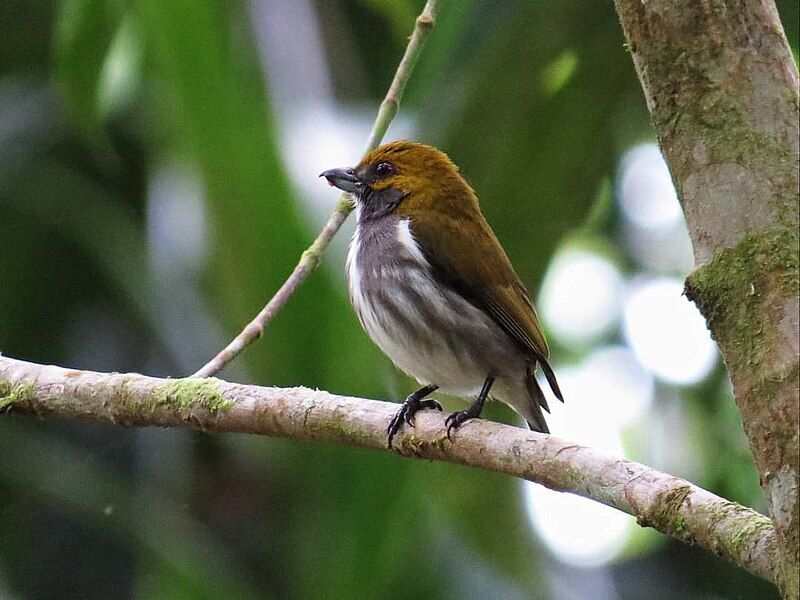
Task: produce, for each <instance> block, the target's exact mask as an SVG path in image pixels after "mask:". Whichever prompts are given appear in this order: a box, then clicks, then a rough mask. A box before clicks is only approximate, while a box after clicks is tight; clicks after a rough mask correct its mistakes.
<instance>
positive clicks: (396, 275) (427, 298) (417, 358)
mask: <svg viewBox="0 0 800 600" xmlns="http://www.w3.org/2000/svg"><path fill="white" fill-rule="evenodd" d="M320 177H325V178H326V179H327V180H328V183H329V184H330V185H332V186H336V187H337V188H339V189H341V190H343V191H345V192H349V193H350V194H351V195H352V197H353V200H354V202H355V210H356V220H357V222H356V230H355V234H354V235H353V239H352V242H351V243H350V249H349V251H348V255H347V263H346V270H347V279H348V288H349V293H350V301H351V303H352V305H353V308H354V309H355V312H356V315H357V316H358V320H359V321H360V322H361V325H362V327H363V328H364V330H365V331H366V332H367V334H368V335H369V337H370V338H371V339H372V341H373V342H375V344H377V345H378V347H379V348H380V349H381V350H382V351H383V352H384V353H385V354H386V355H387V356H388V357H389V358H390V359H391V360H392V362H394V364H395V365H396V366H397V367H399V368H400V369H402V370H403V371H405V372H406V373H407V374H409V375H410V376H412V377H414V378H415V379H416V380H417V381H419V383H420V384H421V385H422V387H421V388H420V389H419V390H417V391H416V392H414V393H412V394H410V395H409V396H408V397H407V398H406V399H405V402H403V405H402V407H401V408H400V410H399V411H398V412H397V414H396V415H395V417H394V418H393V419H392V421H391V422H390V424H389V427H388V430H387V433H388V442H389V447H390V448H391V446H392V439H393V438H394V436H395V434H397V432H398V431H399V430H400V428H401V427H402V426H403V423H404V422H405V423H407V424H408V425H409V426H413V417H414V414H415V413H416V412H417V411H419V410H420V409H422V408H435V409H438V410H442V407H441V405H440V404H439V403H438V402H437V401H436V400H432V399H425V398H426V397H427V396H428V395H430V394H431V393H432V392H434V391H436V390H440V391H442V392H443V393H446V394H451V395H454V396H459V397H462V398H466V397H472V398H474V402H473V403H472V404H471V405H470V407H469V408H467V409H466V410H461V411H457V412H454V413H453V414H451V415H450V416H449V417H448V418H447V420H446V422H445V423H446V426H447V437H448V438H450V437H451V432H452V431H453V430H454V429H457V428H459V427H460V426H461V425H462V424H463V423H464V422H465V421H467V420H469V419H473V418H476V417H479V416H480V414H481V411H482V409H483V405H484V402H485V401H486V399H487V397H489V394H490V393H491V397H492V398H493V399H495V400H499V401H500V402H504V403H505V404H507V405H508V406H510V407H511V408H512V409H514V410H515V411H516V412H517V413H519V414H520V415H521V416H522V417H523V418H524V419H525V420H526V421H527V423H528V425H529V426H530V428H531V429H533V430H535V431H540V432H543V433H549V430H548V428H547V423H545V420H544V415H543V414H542V409H544V410H546V411H548V412H549V408H548V406H547V401H546V399H545V396H544V393H543V392H542V389H541V387H540V386H539V383H538V381H537V380H536V376H535V370H536V367H537V365H538V366H540V367H541V368H542V371H543V372H544V375H545V378H546V379H547V382H548V384H549V385H550V388H551V389H552V390H553V393H554V394H555V396H556V397H557V398H558V399H559V400H561V401H562V402H563V396H562V394H561V390H560V389H559V387H558V382H557V381H556V377H555V374H554V373H553V370H552V369H551V368H550V364H549V363H548V356H549V350H548V347H547V342H546V341H545V338H544V335H543V334H542V331H541V328H540V326H539V322H538V319H537V317H536V311H535V309H534V307H533V304H532V303H531V300H530V298H529V297H528V293H527V290H526V289H525V286H524V285H523V284H522V281H520V278H519V277H518V276H517V274H516V272H515V271H514V268H513V267H512V266H511V262H510V261H509V260H508V256H507V255H506V253H505V251H504V250H503V247H502V246H501V245H500V242H499V241H498V239H497V237H496V236H495V234H494V232H493V231H492V229H491V227H489V224H488V223H487V222H486V219H485V218H484V216H483V214H481V211H480V207H479V205H478V198H477V196H476V195H475V192H474V191H473V189H472V188H471V187H470V185H469V184H468V183H467V182H466V180H465V179H464V178H463V177H462V176H461V174H460V173H459V171H458V167H457V166H456V165H455V164H454V163H453V162H452V161H451V160H450V158H449V157H448V156H447V155H446V154H445V153H444V152H441V151H440V150H437V149H436V148H433V147H432V146H427V145H424V144H419V143H416V142H410V141H396V142H390V143H388V144H384V145H382V146H380V147H378V148H376V149H375V150H373V151H372V152H370V153H369V154H368V155H367V156H366V157H365V158H364V159H363V160H362V161H361V162H360V163H359V164H358V166H356V167H352V168H344V169H331V170H329V171H325V172H324V173H322V174H321V175H320ZM451 439H452V438H451Z"/></svg>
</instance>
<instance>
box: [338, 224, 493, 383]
mask: <svg viewBox="0 0 800 600" xmlns="http://www.w3.org/2000/svg"><path fill="white" fill-rule="evenodd" d="M346 268H347V275H348V284H349V292H350V300H351V303H352V304H353V308H354V309H355V311H356V314H357V315H358V318H359V321H360V322H361V325H362V326H363V327H364V330H365V331H366V332H367V334H368V335H369V336H370V338H371V339H372V340H373V341H374V342H375V343H376V344H377V345H378V347H379V348H380V349H381V350H382V351H383V352H384V353H385V354H386V355H387V356H388V357H389V358H390V359H391V360H392V362H394V363H395V365H397V366H398V367H399V368H400V369H402V370H403V371H405V372H406V373H408V374H409V375H411V376H412V377H414V378H416V379H417V380H418V381H420V382H421V383H423V384H434V385H438V386H440V388H442V391H445V392H448V393H452V394H456V395H460V396H466V395H470V394H474V393H477V391H478V390H479V389H480V386H481V384H482V383H483V380H484V379H485V377H486V375H487V374H488V373H489V371H490V370H494V369H495V368H494V366H493V365H491V364H488V363H487V360H504V355H505V352H504V349H505V348H507V347H508V342H507V339H506V337H505V334H504V333H503V332H502V331H501V330H500V329H499V328H498V327H497V326H496V325H495V324H494V322H493V321H492V320H491V319H490V318H489V317H488V316H487V315H486V314H485V313H483V311H480V310H478V309H477V308H475V307H474V306H473V305H472V304H470V303H469V302H468V301H467V300H466V299H464V298H463V297H462V296H461V295H460V294H458V293H457V292H455V291H454V290H452V289H450V288H448V287H446V286H443V285H442V284H441V283H439V282H437V281H436V279H435V278H434V276H433V273H432V271H431V265H430V264H429V263H428V261H427V259H426V258H425V255H424V253H423V252H422V250H421V248H420V246H419V244H418V243H417V242H416V240H415V239H414V236H413V234H412V230H411V228H410V223H409V221H408V220H405V219H397V218H391V219H386V220H385V221H383V222H382V223H380V224H376V223H369V225H368V226H367V227H363V226H362V224H361V223H360V222H359V224H358V225H357V227H356V232H355V234H354V235H353V240H352V242H351V244H350V249H349V251H348V256H347V266H346ZM478 347H485V348H486V352H485V353H483V352H476V348H478Z"/></svg>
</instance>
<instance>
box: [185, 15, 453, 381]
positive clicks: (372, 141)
mask: <svg viewBox="0 0 800 600" xmlns="http://www.w3.org/2000/svg"><path fill="white" fill-rule="evenodd" d="M436 5H437V0H428V1H427V2H426V3H425V7H424V8H423V9H422V13H421V14H420V15H419V16H418V17H417V20H416V22H415V23H414V30H413V31H412V32H411V37H410V38H409V40H408V46H406V51H405V54H403V58H402V59H401V60H400V64H399V65H398V66H397V71H396V72H395V74H394V79H392V83H391V85H390V86H389V91H388V92H386V97H385V98H384V99H383V102H381V106H380V109H378V115H377V116H376V117H375V123H374V124H373V126H372V132H371V133H370V135H369V140H368V141H367V148H366V152H369V151H370V150H372V149H374V148H377V146H378V144H380V143H381V140H382V139H383V136H384V134H385V133H386V130H387V129H388V128H389V123H391V122H392V119H393V118H394V116H395V115H396V114H397V109H398V107H399V106H400V99H401V98H402V96H403V91H404V90H405V87H406V83H408V78H409V77H410V76H411V72H412V71H413V70H414V66H415V65H416V64H417V60H418V59H419V55H420V52H422V46H423V45H424V43H425V38H426V37H427V35H428V33H429V32H430V30H431V29H433V26H434V23H435V21H436V11H437V6H436ZM351 210H352V206H351V204H350V198H349V195H348V194H343V195H342V196H341V198H339V202H338V203H337V204H336V208H335V209H334V211H333V213H331V216H330V217H328V220H327V221H326V223H325V225H324V226H323V227H322V231H320V232H319V235H317V239H315V240H314V243H313V244H311V246H310V247H309V248H308V249H307V250H306V251H305V252H303V255H302V256H301V257H300V262H298V263H297V266H296V267H295V268H294V270H293V271H292V274H291V275H290V276H289V278H288V279H287V280H286V281H285V282H284V284H283V285H282V286H281V287H280V289H279V290H278V291H277V292H276V293H275V295H274V296H273V297H272V298H270V300H269V302H267V305H266V306H265V307H264V308H262V309H261V312H259V313H258V314H257V315H256V317H255V318H254V319H253V320H252V321H250V323H248V324H247V326H246V327H245V328H244V329H243V330H242V331H241V333H239V335H237V336H236V337H235V338H234V339H233V341H231V343H230V344H228V345H227V346H226V347H225V348H223V349H222V350H220V352H219V353H218V354H217V355H216V356H215V357H214V358H212V359H211V360H210V361H208V362H207V363H206V364H205V365H203V367H202V368H201V369H200V370H199V371H197V372H196V373H194V375H192V377H211V376H213V375H216V374H217V373H219V372H220V371H221V370H222V369H223V367H225V365H227V364H228V363H229V362H231V361H232V360H233V359H234V358H236V357H237V356H238V355H239V354H241V352H242V351H243V350H244V349H245V348H247V346H249V345H250V344H251V343H253V342H254V341H256V340H257V339H258V338H260V337H261V336H262V335H263V334H264V329H265V328H266V326H267V324H268V323H269V322H270V321H271V320H272V318H273V317H274V316H275V315H276V314H277V313H278V311H279V310H280V309H281V308H283V306H284V304H286V302H288V300H289V298H291V297H292V295H294V293H295V292H296V291H297V288H298V287H300V284H301V283H303V281H305V279H306V277H308V275H309V273H311V272H312V271H313V270H314V269H316V268H317V266H319V263H320V261H321V260H322V255H323V254H325V250H327V248H328V245H329V244H330V243H331V240H332V239H333V236H334V235H336V232H337V231H339V228H340V227H341V226H342V223H344V220H345V219H346V218H347V216H348V215H349V214H350V211H351Z"/></svg>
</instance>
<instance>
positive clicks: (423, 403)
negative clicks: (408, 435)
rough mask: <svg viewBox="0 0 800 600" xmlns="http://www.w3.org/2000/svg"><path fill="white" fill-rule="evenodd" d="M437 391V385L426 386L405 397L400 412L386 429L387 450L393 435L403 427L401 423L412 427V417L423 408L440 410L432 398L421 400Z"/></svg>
mask: <svg viewBox="0 0 800 600" xmlns="http://www.w3.org/2000/svg"><path fill="white" fill-rule="evenodd" d="M438 389H439V386H438V385H426V386H425V387H421V388H419V389H418V390H417V391H416V392H413V393H411V394H409V395H408V396H407V397H406V400H405V402H403V406H401V407H400V410H398V411H397V414H396V415H395V416H394V418H393V419H392V422H391V423H389V428H388V429H387V433H388V434H389V448H391V447H392V438H394V436H395V434H396V433H397V432H398V431H400V428H401V427H402V426H403V421H405V422H406V423H408V425H409V426H410V427H413V426H414V415H415V414H416V412H417V411H418V410H420V409H423V408H435V409H436V410H442V405H441V404H439V403H438V402H437V401H436V400H434V399H433V398H428V399H427V400H423V398H424V397H425V396H427V395H428V394H432V393H433V392H435V391H436V390H438Z"/></svg>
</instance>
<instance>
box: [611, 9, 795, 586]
mask: <svg viewBox="0 0 800 600" xmlns="http://www.w3.org/2000/svg"><path fill="white" fill-rule="evenodd" d="M616 7H617V12H618V14H619V17H620V21H621V22H622V26H623V29H624V30H625V36H626V38H627V40H628V46H629V48H630V51H631V55H632V57H633V62H634V65H635V66H636V71H637V73H638V75H639V79H640V81H641V84H642V88H643V89H644V94H645V98H646V99H647V106H648V108H649V110H650V114H651V116H652V118H653V125H654V127H655V130H656V134H657V135H658V139H659V143H660V145H661V150H662V152H663V153H664V157H665V158H666V160H667V163H668V164H669V167H670V171H671V172H672V176H673V179H674V180H675V184H676V187H677V189H678V191H679V193H680V196H681V202H682V204H683V209H684V212H685V214H686V222H687V225H688V227H689V232H690V234H691V236H692V243H693V246H694V255H695V265H696V270H695V271H694V272H693V273H692V274H691V275H690V276H689V278H688V279H687V281H686V294H687V296H689V297H690V298H691V299H692V300H694V302H695V303H696V304H697V306H698V308H699V309H700V311H701V312H702V313H703V315H704V316H705V317H706V321H707V322H708V326H709V329H710V330H711V332H712V333H713V335H714V337H715V339H716V340H717V342H718V344H719V347H720V350H721V352H722V355H723V357H724V359H725V364H726V366H727V368H728V372H729V374H730V376H731V380H732V382H733V388H734V393H735V397H736V404H737V406H738V408H739V412H740V414H741V416H742V422H743V423H744V429H745V432H746V433H747V436H748V439H749V441H750V448H751V451H752V452H753V456H754V458H755V463H756V467H757V468H758V471H759V474H760V475H761V486H762V489H763V492H764V496H765V498H766V500H767V502H768V504H770V505H771V507H772V514H773V516H774V519H775V529H776V532H777V535H778V542H779V547H780V549H781V552H780V553H779V555H778V556H777V557H776V558H777V559H778V561H779V574H778V584H779V587H780V588H781V591H782V593H783V595H784V596H785V597H787V598H797V597H798V592H799V590H798V585H799V584H798V573H799V572H800V571H799V570H798V568H799V566H800V565H799V564H798V562H799V561H800V499H799V498H800V496H799V495H798V481H799V478H800V456H799V450H800V448H799V446H800V442H798V429H800V394H799V393H798V364H799V360H798V355H799V353H800V339H799V338H800V325H799V324H798V263H799V262H800V261H798V213H799V212H800V211H799V210H798V209H799V208H800V207H799V206H798V196H799V194H798V191H799V190H798V177H797V173H798V164H800V159H799V157H800V154H799V153H798V75H797V67H796V65H795V63H794V59H793V57H792V54H791V50H790V48H789V45H788V43H787V41H786V37H785V35H784V32H783V28H782V26H781V22H780V19H779V17H778V11H777V9H776V8H775V4H774V2H773V1H772V0H742V1H741V2H720V1H717V0H704V1H702V2H692V3H686V2H682V1H680V0H650V1H648V2H647V3H645V2H640V1H639V0H616Z"/></svg>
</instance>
